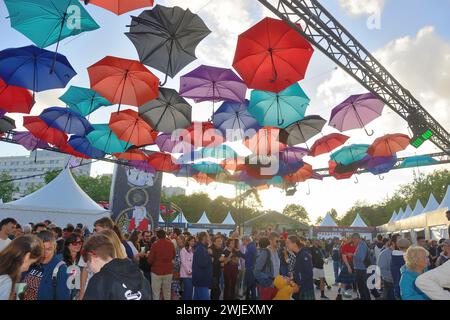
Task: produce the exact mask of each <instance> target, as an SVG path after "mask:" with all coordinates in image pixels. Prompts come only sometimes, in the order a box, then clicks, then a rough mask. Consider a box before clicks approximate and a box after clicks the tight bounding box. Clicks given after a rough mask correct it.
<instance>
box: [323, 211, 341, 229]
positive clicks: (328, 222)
mask: <svg viewBox="0 0 450 320" xmlns="http://www.w3.org/2000/svg"><path fill="white" fill-rule="evenodd" d="M320 226H321V227H337V224H336V222H335V221H334V220H333V217H332V216H331V215H330V214H329V213H327V215H326V216H325V218H323V221H322V223H321V224H320Z"/></svg>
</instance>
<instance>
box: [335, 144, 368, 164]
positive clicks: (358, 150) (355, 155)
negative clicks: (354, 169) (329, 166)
mask: <svg viewBox="0 0 450 320" xmlns="http://www.w3.org/2000/svg"><path fill="white" fill-rule="evenodd" d="M369 147H370V146H369V145H368V144H352V145H350V146H346V147H343V148H341V149H339V150H338V151H336V152H334V153H333V154H332V155H331V160H333V161H334V162H337V163H339V164H342V165H344V166H347V165H350V164H352V163H354V162H357V161H360V160H362V159H363V158H364V157H366V156H367V150H368V149H369Z"/></svg>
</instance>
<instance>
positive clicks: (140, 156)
mask: <svg viewBox="0 0 450 320" xmlns="http://www.w3.org/2000/svg"><path fill="white" fill-rule="evenodd" d="M113 156H114V157H116V158H118V159H123V160H129V161H147V160H148V156H147V155H146V154H145V153H144V152H143V151H142V150H139V149H137V148H130V149H128V150H127V151H126V152H122V153H113Z"/></svg>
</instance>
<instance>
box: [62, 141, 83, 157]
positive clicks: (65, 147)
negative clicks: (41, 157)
mask: <svg viewBox="0 0 450 320" xmlns="http://www.w3.org/2000/svg"><path fill="white" fill-rule="evenodd" d="M59 150H60V151H62V152H64V153H67V154H70V155H72V156H74V157H77V158H83V159H91V157H89V156H87V155H85V154H84V153H81V152H78V151H77V150H75V149H74V148H73V147H72V146H71V145H70V144H68V143H66V144H63V145H61V146H60V147H59Z"/></svg>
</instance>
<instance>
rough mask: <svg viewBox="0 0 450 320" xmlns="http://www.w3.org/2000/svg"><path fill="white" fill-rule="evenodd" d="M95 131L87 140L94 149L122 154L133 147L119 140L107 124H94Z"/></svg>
mask: <svg viewBox="0 0 450 320" xmlns="http://www.w3.org/2000/svg"><path fill="white" fill-rule="evenodd" d="M92 126H93V127H94V131H91V132H90V133H89V134H88V135H87V139H88V140H89V142H90V143H91V145H92V146H93V147H94V148H97V149H99V150H102V151H103V152H106V153H122V152H125V151H126V150H127V147H128V148H129V147H131V146H130V144H129V143H127V142H125V141H122V140H119V138H118V137H117V136H116V135H115V133H114V132H112V130H111V129H110V128H109V126H108V125H107V124H93V125H92Z"/></svg>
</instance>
